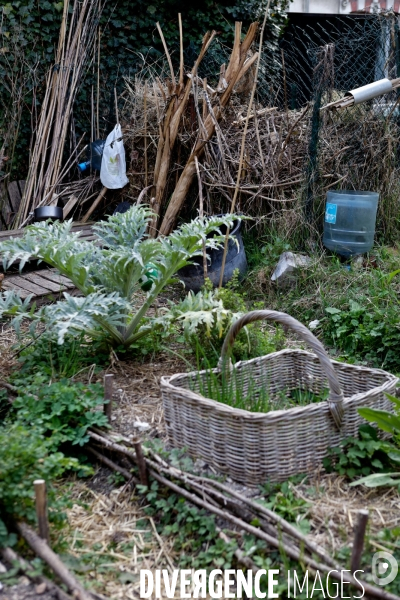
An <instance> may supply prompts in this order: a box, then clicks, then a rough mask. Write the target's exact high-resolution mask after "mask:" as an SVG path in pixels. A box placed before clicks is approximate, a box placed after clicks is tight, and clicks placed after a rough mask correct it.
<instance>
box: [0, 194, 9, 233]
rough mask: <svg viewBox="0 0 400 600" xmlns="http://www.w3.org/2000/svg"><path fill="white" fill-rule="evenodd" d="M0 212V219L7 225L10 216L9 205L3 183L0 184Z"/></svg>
mask: <svg viewBox="0 0 400 600" xmlns="http://www.w3.org/2000/svg"><path fill="white" fill-rule="evenodd" d="M10 185H11V184H10ZM0 212H1V218H2V221H3V222H4V224H5V226H6V227H8V224H9V222H10V218H11V206H10V203H9V200H8V195H7V186H6V185H5V184H4V183H2V184H1V185H0Z"/></svg>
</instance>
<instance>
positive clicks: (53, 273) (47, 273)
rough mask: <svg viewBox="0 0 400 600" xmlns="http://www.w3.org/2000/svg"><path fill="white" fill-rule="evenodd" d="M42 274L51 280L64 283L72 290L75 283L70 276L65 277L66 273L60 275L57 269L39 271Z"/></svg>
mask: <svg viewBox="0 0 400 600" xmlns="http://www.w3.org/2000/svg"><path fill="white" fill-rule="evenodd" d="M39 273H40V276H41V277H43V278H44V279H48V280H49V281H54V282H55V283H58V284H59V285H60V284H62V285H63V286H64V287H65V288H67V289H69V290H72V289H73V288H74V287H75V285H74V284H73V283H72V281H70V280H69V279H68V277H64V275H60V274H59V273H57V272H56V271H53V270H51V271H48V270H43V271H39Z"/></svg>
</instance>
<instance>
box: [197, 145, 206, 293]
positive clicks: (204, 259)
mask: <svg viewBox="0 0 400 600" xmlns="http://www.w3.org/2000/svg"><path fill="white" fill-rule="evenodd" d="M194 160H195V163H196V171H197V181H198V182H199V217H200V219H202V218H203V216H204V210H203V205H204V203H203V182H202V181H201V175H200V169H199V161H198V159H197V156H195V157H194ZM203 273H204V281H205V280H206V279H207V253H206V245H205V243H204V242H203Z"/></svg>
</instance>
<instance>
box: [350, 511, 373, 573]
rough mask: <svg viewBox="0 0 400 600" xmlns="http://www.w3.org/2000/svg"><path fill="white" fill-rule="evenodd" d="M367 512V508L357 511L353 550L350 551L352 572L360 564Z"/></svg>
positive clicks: (357, 568) (356, 569)
mask: <svg viewBox="0 0 400 600" xmlns="http://www.w3.org/2000/svg"><path fill="white" fill-rule="evenodd" d="M368 516H369V513H368V511H367V510H359V511H358V521H357V525H356V530H355V533H354V542H353V550H352V553H351V562H350V570H351V572H352V573H354V572H355V571H358V570H359V568H360V564H361V556H362V552H363V548H364V538H365V530H366V528H367V522H368Z"/></svg>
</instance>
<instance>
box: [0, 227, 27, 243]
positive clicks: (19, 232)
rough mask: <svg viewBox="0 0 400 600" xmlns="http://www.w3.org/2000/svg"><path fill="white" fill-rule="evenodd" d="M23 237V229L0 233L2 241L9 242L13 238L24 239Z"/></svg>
mask: <svg viewBox="0 0 400 600" xmlns="http://www.w3.org/2000/svg"><path fill="white" fill-rule="evenodd" d="M23 235H24V230H23V229H11V230H7V231H0V241H2V240H7V239H9V238H11V237H22V236H23Z"/></svg>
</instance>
